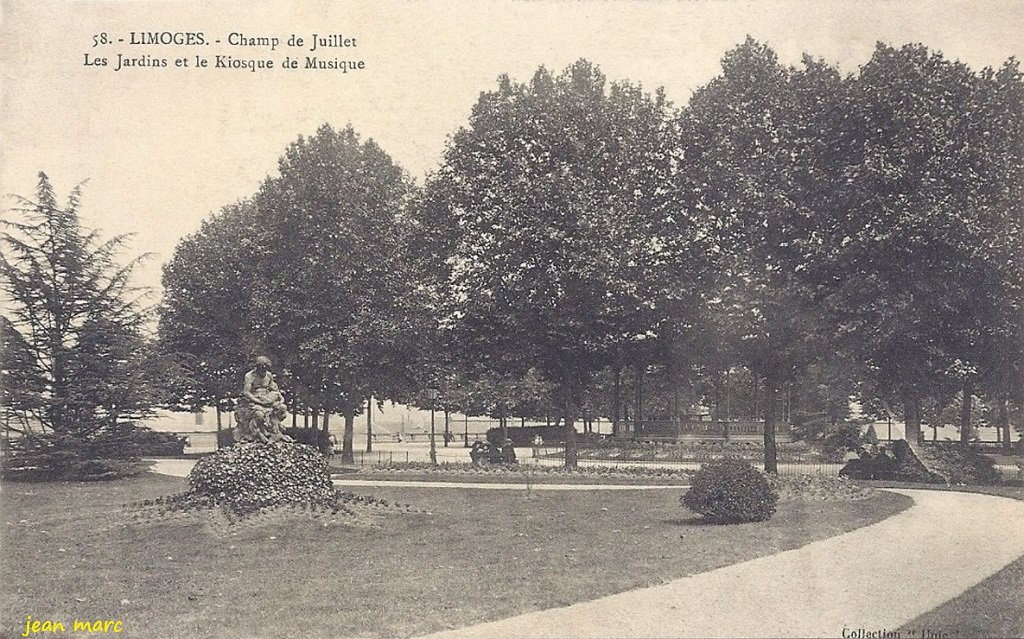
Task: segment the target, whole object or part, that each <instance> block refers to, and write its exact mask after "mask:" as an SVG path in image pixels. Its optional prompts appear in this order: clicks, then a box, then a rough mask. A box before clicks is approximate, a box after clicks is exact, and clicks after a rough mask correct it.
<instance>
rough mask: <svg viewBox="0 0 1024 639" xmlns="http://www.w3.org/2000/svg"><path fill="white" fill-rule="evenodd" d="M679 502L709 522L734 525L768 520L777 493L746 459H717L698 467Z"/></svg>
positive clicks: (776, 498) (772, 512) (772, 511)
mask: <svg viewBox="0 0 1024 639" xmlns="http://www.w3.org/2000/svg"><path fill="white" fill-rule="evenodd" d="M680 501H681V502H682V505H683V506H684V507H686V508H689V509H690V510H692V511H693V512H695V513H698V514H700V515H703V516H704V518H705V519H706V520H708V521H710V522H712V523H716V524H737V523H742V522H748V521H767V520H768V519H770V518H771V516H772V515H773V514H775V504H776V502H777V501H778V495H777V494H775V492H774V491H773V490H772V487H771V486H770V485H769V484H768V480H767V479H765V476H764V475H762V474H761V473H760V472H759V471H757V470H755V469H754V468H753V467H751V466H750V464H748V463H747V462H745V461H743V460H739V459H718V460H715V461H711V462H708V463H706V464H703V465H702V466H701V468H700V470H699V471H697V474H696V475H694V477H693V483H692V484H691V485H690V490H689V491H687V493H686V494H685V495H683V496H682V498H681V499H680Z"/></svg>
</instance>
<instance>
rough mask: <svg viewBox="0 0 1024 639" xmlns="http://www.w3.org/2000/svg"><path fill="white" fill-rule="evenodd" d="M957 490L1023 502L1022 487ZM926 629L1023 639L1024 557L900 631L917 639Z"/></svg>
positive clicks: (950, 635)
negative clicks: (914, 633) (912, 632)
mask: <svg viewBox="0 0 1024 639" xmlns="http://www.w3.org/2000/svg"><path fill="white" fill-rule="evenodd" d="M959 489H961V490H969V491H971V492H979V493H985V494H988V495H1000V496H1003V497H1012V498H1013V499H1020V500H1024V487H1022V486H991V487H986V486H978V487H959ZM1022 523H1024V522H1007V525H1017V526H1020V525H1022ZM967 543H970V540H967ZM928 629H931V630H932V631H935V632H945V633H947V634H946V635H945V636H947V637H1024V557H1021V558H1019V559H1017V561H1015V562H1013V563H1012V564H1010V565H1009V566H1007V567H1006V568H1003V569H1002V570H1000V571H999V572H997V573H996V574H994V575H992V576H991V577H989V578H988V579H986V580H984V581H982V582H981V583H979V584H978V585H976V586H974V587H973V588H971V589H969V590H967V592H965V593H963V594H962V595H960V596H959V597H956V598H955V599H951V600H949V601H947V602H946V603H944V604H943V605H941V606H939V607H938V608H936V609H934V610H932V611H930V612H927V613H925V614H923V615H921V616H920V617H918V618H917V619H914V620H913V621H911V622H909V623H907V624H904V626H903V627H902V628H901V630H902V631H903V633H904V634H903V636H905V637H906V636H909V633H908V631H916V633H917V634H916V636H917V637H922V634H921V632H922V631H923V630H928Z"/></svg>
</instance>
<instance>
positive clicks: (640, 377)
mask: <svg viewBox="0 0 1024 639" xmlns="http://www.w3.org/2000/svg"><path fill="white" fill-rule="evenodd" d="M645 368H646V367H642V366H639V365H638V366H636V368H635V369H634V372H635V375H634V384H633V390H634V395H635V397H634V403H635V406H634V409H633V420H634V425H633V432H634V433H636V434H637V435H640V434H642V433H643V432H644V369H645Z"/></svg>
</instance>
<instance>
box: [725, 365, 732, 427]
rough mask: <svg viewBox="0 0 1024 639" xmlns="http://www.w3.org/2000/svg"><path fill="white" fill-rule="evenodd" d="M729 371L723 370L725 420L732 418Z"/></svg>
mask: <svg viewBox="0 0 1024 639" xmlns="http://www.w3.org/2000/svg"><path fill="white" fill-rule="evenodd" d="M730 382H731V379H730V371H729V369H728V368H727V369H725V418H726V419H727V420H728V419H731V418H732V389H731V387H730Z"/></svg>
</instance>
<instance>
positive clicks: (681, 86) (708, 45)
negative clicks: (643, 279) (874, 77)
mask: <svg viewBox="0 0 1024 639" xmlns="http://www.w3.org/2000/svg"><path fill="white" fill-rule="evenodd" d="M133 32H134V33H136V34H141V33H146V32H157V33H162V32H170V33H176V32H181V33H202V34H203V37H204V40H205V41H206V42H208V43H209V44H206V45H202V46H200V45H191V46H190V45H181V46H178V45H173V44H172V45H169V46H163V45H152V46H147V45H131V44H130V40H131V37H132V36H131V34H132V33H133ZM314 33H317V34H330V35H333V36H336V40H343V39H345V38H355V43H354V45H355V46H348V47H339V48H331V49H327V51H328V55H327V57H328V58H338V59H341V60H345V61H357V60H362V61H363V63H364V65H365V68H363V69H362V70H355V71H350V72H348V73H341V72H340V71H338V70H305V69H298V70H285V69H281V68H280V64H281V62H282V61H283V60H284V59H285V57H286V56H289V57H292V58H295V59H297V60H298V61H299V62H300V65H301V64H303V63H304V58H305V56H306V55H312V53H310V52H309V51H308V46H309V41H310V39H311V37H312V34H314ZM102 34H107V37H108V38H109V39H111V40H112V43H111V44H108V45H102V44H101V45H100V46H96V47H94V46H93V38H94V36H101V35H102ZM231 34H237V35H235V36H232V35H231ZM292 34H294V35H297V36H299V37H301V38H303V39H304V40H305V41H306V43H305V46H304V47H302V48H299V47H294V48H289V47H288V46H287V44H286V42H287V40H288V38H289V36H291V35H292ZM748 34H749V35H751V36H753V37H754V38H755V39H757V40H759V41H761V42H765V43H767V44H768V45H770V46H771V47H772V48H773V49H774V50H775V51H776V52H777V53H778V54H779V57H780V59H781V60H782V62H784V63H787V64H796V63H798V62H799V60H800V58H801V56H802V54H803V53H805V52H806V53H809V54H811V55H813V56H815V57H820V58H824V59H825V60H826V61H829V62H831V63H834V64H837V65H838V66H839V67H840V69H841V70H842V71H844V72H847V73H853V72H856V70H857V68H858V67H859V65H861V64H863V63H865V62H866V61H867V60H868V59H869V58H870V56H871V52H872V50H873V49H874V47H875V43H876V42H878V41H882V42H886V43H890V44H894V45H899V44H903V43H907V42H920V43H923V44H925V45H927V46H928V47H930V48H932V49H933V50H937V51H941V52H942V53H943V54H944V55H945V56H946V57H948V58H955V59H960V60H962V61H964V62H966V63H967V64H969V65H970V66H971V67H972V68H974V69H976V70H977V69H981V68H982V67H985V66H989V65H991V66H997V65H1000V64H1002V62H1003V61H1005V60H1006V59H1007V58H1009V57H1011V56H1015V55H1016V56H1021V55H1024V46H1022V45H1024V2H1022V1H1019V0H1010V1H1000V2H977V1H957V2H954V1H949V0H934V1H926V2H914V1H843V2H829V1H827V0H813V1H796V0H793V1H772V0H762V1H757V2H742V1H739V0H690V1H682V2H658V1H644V2H641V1H638V0H630V1H604V2H599V1H593V2H571V1H548V0H532V1H517V2H510V1H505V0H494V1H491V2H480V1H465V0H452V1H448V0H446V1H444V2H440V1H437V0H415V1H414V0H408V1H402V2H398V1H394V0H390V1H389V0H385V1H361V0H360V1H354V0H353V1H339V0H334V1H327V0H320V1H311V2H279V1H269V0H263V1H256V2H250V1H242V0H238V1H226V0H222V1H221V2H182V1H172V0H160V1H154V0H121V1H118V2H99V1H92V0H78V1H76V2H53V1H49V0H0V194H3V195H4V196H5V199H4V200H3V208H4V209H9V208H10V207H11V206H13V205H14V202H13V200H11V199H10V198H8V197H6V196H7V195H8V194H19V195H23V196H31V195H32V192H33V189H34V188H35V184H36V174H37V173H38V172H39V171H45V172H46V173H47V174H48V175H49V176H50V178H51V180H52V182H53V184H54V185H55V187H56V188H57V192H58V195H59V196H60V197H61V198H64V197H65V196H66V195H67V193H68V192H69V191H70V189H71V188H72V187H73V186H75V185H76V184H78V183H80V182H83V181H85V180H88V182H87V184H86V185H85V187H84V188H85V190H84V198H83V201H82V208H81V215H82V220H83V223H84V224H85V225H86V226H88V227H90V228H98V229H100V230H102V232H103V233H104V234H105V235H106V236H109V235H112V234H121V233H133V234H134V237H133V238H132V241H131V243H130V245H129V249H128V252H127V253H126V257H127V256H134V255H138V254H141V253H151V254H152V258H151V259H150V260H148V261H147V262H146V263H144V264H143V265H142V266H141V267H140V269H139V271H138V272H137V277H136V279H137V283H139V284H141V285H144V286H152V287H154V289H155V290H156V292H157V293H158V292H159V282H160V267H161V265H162V264H163V263H164V262H165V261H167V260H168V259H169V258H170V257H171V256H172V255H173V251H174V247H175V245H176V244H177V243H178V242H179V241H180V240H181V239H182V238H183V237H185V236H186V235H188V234H190V233H194V232H195V231H197V230H198V229H199V226H200V223H201V221H202V220H203V219H204V218H206V217H208V216H209V215H211V214H212V213H214V212H216V211H217V210H219V209H220V208H221V207H222V206H224V205H227V204H230V203H232V202H235V201H237V200H239V199H241V198H245V197H248V196H250V195H252V194H253V193H254V192H255V191H256V190H257V188H258V187H259V184H260V182H261V181H262V180H263V179H264V178H266V177H267V176H268V175H271V174H273V173H274V172H275V170H276V166H277V159H278V157H279V156H280V155H281V154H282V153H283V152H284V150H285V148H286V147H287V146H288V144H289V143H291V142H292V141H294V140H295V139H297V137H298V136H299V135H300V134H301V135H310V134H312V133H314V132H315V130H316V129H317V127H318V126H319V125H321V124H323V123H325V122H326V123H330V124H331V125H333V126H335V127H336V128H341V127H344V126H345V125H346V124H351V125H352V126H353V127H354V128H355V129H356V131H357V132H358V133H360V134H361V135H362V136H363V137H364V138H373V139H374V140H375V141H376V142H377V143H378V144H379V145H380V146H381V147H382V148H383V149H384V150H385V151H387V152H388V153H389V154H390V155H391V156H392V157H393V158H394V159H395V160H396V161H397V162H398V163H399V164H400V165H401V166H403V167H404V168H405V169H406V170H407V171H408V172H409V173H410V175H412V176H413V177H414V178H416V179H417V181H419V182H420V183H422V179H423V176H424V175H425V174H426V173H427V172H428V171H430V170H431V169H432V168H433V167H435V166H436V165H437V164H438V162H439V160H440V157H441V154H442V152H443V150H444V146H445V141H446V139H447V137H448V136H449V135H451V134H452V133H453V132H454V131H456V130H457V129H458V127H459V126H461V125H462V124H464V123H465V122H466V120H467V118H468V115H469V112H470V109H471V108H472V105H473V103H474V102H475V101H476V98H477V96H478V95H479V94H480V92H481V91H485V90H489V89H492V88H494V87H495V86H496V79H497V77H498V76H499V75H500V74H503V73H507V74H509V75H510V76H511V77H513V78H514V79H517V80H524V81H525V80H528V79H529V78H530V76H531V75H532V74H533V72H534V71H535V70H536V69H537V67H539V66H541V65H544V66H546V67H548V68H549V69H553V70H561V69H563V68H565V67H566V66H568V65H569V64H571V63H572V62H573V61H575V60H577V59H579V58H586V59H588V60H590V61H592V62H594V63H596V64H597V65H599V66H600V68H601V70H602V71H603V72H604V73H605V75H606V76H607V77H608V79H609V80H630V81H632V82H639V83H641V84H642V85H643V86H644V87H645V88H646V89H649V90H654V89H655V88H657V87H664V88H665V91H666V93H667V95H668V97H669V99H671V100H672V101H673V102H674V103H676V104H677V105H681V104H685V102H686V101H687V100H688V98H689V96H690V95H691V93H692V92H693V91H694V90H695V89H697V88H698V87H700V86H702V85H703V84H705V83H706V82H708V81H709V80H710V79H711V78H713V77H714V76H715V75H716V74H717V73H718V71H719V63H720V60H721V58H722V55H723V54H724V53H725V52H726V51H727V50H728V49H730V48H732V47H734V46H736V45H737V44H739V43H741V42H742V41H743V40H744V39H745V37H746V36H747V35H748ZM136 37H138V36H136ZM240 37H242V38H267V39H270V38H273V37H277V38H279V39H280V43H279V44H278V46H277V49H276V50H274V51H270V50H269V49H267V48H264V47H262V46H233V45H231V44H230V43H229V42H231V41H235V40H237V39H238V38H240ZM118 38H120V39H124V41H125V43H117V42H116V40H117V39H118ZM215 40H220V41H221V42H220V43H216V42H215ZM117 53H121V54H122V55H125V56H128V57H133V58H137V57H140V56H143V55H148V56H150V57H151V58H166V59H168V63H169V66H168V67H167V68H150V67H141V68H140V67H137V68H124V69H122V70H120V71H115V70H114V67H115V65H116V56H117ZM217 54H221V55H229V56H232V57H234V58H236V59H247V60H265V59H269V60H273V61H275V66H276V67H277V68H275V69H272V70H268V71H260V72H255V73H253V72H249V71H248V70H238V69H217V68H210V67H208V68H205V69H203V68H195V67H194V58H195V57H196V56H197V55H198V56H201V57H205V58H207V59H209V60H211V66H212V65H213V61H214V56H215V55H217ZM87 55H88V56H89V57H88V59H89V60H90V61H96V60H97V59H99V58H107V60H108V65H107V66H106V67H103V66H93V65H89V66H86V64H85V61H86V59H87V58H86V56H87ZM178 57H185V58H186V59H188V60H189V62H190V66H189V67H187V68H177V67H175V66H174V60H175V59H176V58H178ZM4 215H5V216H10V215H11V213H10V212H9V211H8V212H5V214H4Z"/></svg>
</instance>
